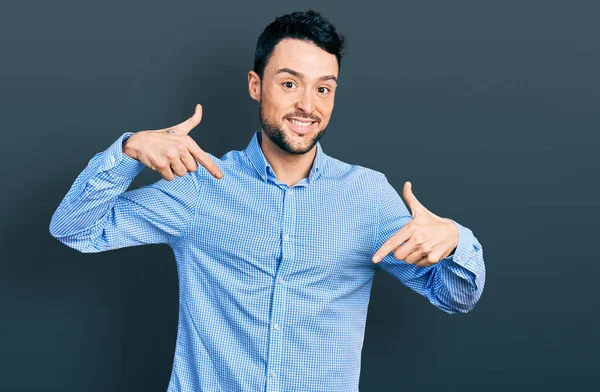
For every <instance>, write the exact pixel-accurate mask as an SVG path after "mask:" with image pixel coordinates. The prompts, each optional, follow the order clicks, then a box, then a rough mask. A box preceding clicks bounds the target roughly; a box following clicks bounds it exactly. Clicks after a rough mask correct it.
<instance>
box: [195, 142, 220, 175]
mask: <svg viewBox="0 0 600 392" xmlns="http://www.w3.org/2000/svg"><path fill="white" fill-rule="evenodd" d="M188 140H189V141H190V142H189V145H188V150H189V151H190V153H191V154H192V156H193V157H194V159H196V160H197V161H198V163H200V165H202V166H204V168H205V169H206V170H208V172H209V173H210V174H212V175H213V177H215V178H216V179H217V180H220V179H221V178H223V172H222V171H221V169H220V168H219V166H217V164H216V163H215V162H214V161H213V160H212V159H211V158H210V156H209V155H208V154H207V153H206V152H205V151H204V150H202V149H201V148H200V146H198V144H196V142H195V141H194V140H193V139H192V138H188Z"/></svg>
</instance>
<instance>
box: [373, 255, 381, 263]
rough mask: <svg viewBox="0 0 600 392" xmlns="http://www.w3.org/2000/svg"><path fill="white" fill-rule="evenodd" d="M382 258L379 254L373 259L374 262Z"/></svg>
mask: <svg viewBox="0 0 600 392" xmlns="http://www.w3.org/2000/svg"><path fill="white" fill-rule="evenodd" d="M380 258H381V257H379V256H374V257H373V259H372V261H373V263H377V262H378V261H379V259H380Z"/></svg>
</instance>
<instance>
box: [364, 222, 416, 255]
mask: <svg viewBox="0 0 600 392" xmlns="http://www.w3.org/2000/svg"><path fill="white" fill-rule="evenodd" d="M409 238H410V233H409V232H408V229H407V226H406V225H404V227H402V228H401V229H400V230H398V232H396V234H394V235H393V236H391V237H390V238H389V239H388V240H387V241H385V242H384V243H383V245H381V247H380V248H379V249H377V251H376V252H375V254H374V255H373V258H371V261H372V262H373V263H375V264H377V263H379V262H380V261H381V260H383V258H384V257H386V256H387V255H388V254H390V252H391V251H393V250H396V249H397V248H398V247H399V246H400V245H402V243H403V242H406V241H407V240H408V239H409Z"/></svg>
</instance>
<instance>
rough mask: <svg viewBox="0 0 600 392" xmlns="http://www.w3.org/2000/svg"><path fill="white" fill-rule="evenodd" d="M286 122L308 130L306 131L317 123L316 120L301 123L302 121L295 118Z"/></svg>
mask: <svg viewBox="0 0 600 392" xmlns="http://www.w3.org/2000/svg"><path fill="white" fill-rule="evenodd" d="M286 120H288V121H289V122H291V123H292V124H294V125H295V126H297V127H300V128H306V129H308V128H310V126H311V125H313V124H314V123H315V122H316V121H314V120H307V121H300V120H296V119H293V118H286Z"/></svg>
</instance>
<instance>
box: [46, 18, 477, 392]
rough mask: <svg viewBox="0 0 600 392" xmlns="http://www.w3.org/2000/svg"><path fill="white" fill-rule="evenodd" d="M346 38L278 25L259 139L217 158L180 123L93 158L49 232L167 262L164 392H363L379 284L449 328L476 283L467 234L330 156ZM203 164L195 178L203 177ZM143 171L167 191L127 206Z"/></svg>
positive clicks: (258, 80)
mask: <svg viewBox="0 0 600 392" xmlns="http://www.w3.org/2000/svg"><path fill="white" fill-rule="evenodd" d="M343 48H344V37H343V36H342V35H339V34H338V33H337V32H336V30H335V27H334V26H333V25H332V24H331V23H329V21H328V20H327V19H325V18H323V17H321V16H320V15H319V14H318V13H316V12H313V11H308V12H295V13H292V14H289V15H284V16H282V17H280V18H277V19H276V20H275V21H274V22H273V23H272V24H270V25H269V26H267V27H266V29H265V30H264V32H263V33H262V34H261V36H260V37H259V39H258V43H257V47H256V52H255V66H254V69H253V70H252V71H250V72H249V73H248V90H249V93H250V96H251V97H252V98H253V99H255V100H256V101H258V103H259V115H260V121H261V125H262V128H261V130H260V131H257V132H255V133H254V135H253V136H252V138H251V140H250V143H249V144H248V147H247V148H246V149H245V150H243V151H236V150H233V151H230V152H228V153H226V154H225V155H223V156H222V157H221V158H220V159H219V158H217V157H215V156H213V155H212V154H208V153H206V152H204V151H203V150H202V149H201V148H200V147H199V146H198V145H197V144H196V143H195V142H194V141H193V139H192V138H191V137H190V136H188V133H189V132H190V130H191V129H193V128H194V127H195V126H197V125H198V124H199V123H200V120H201V116H202V108H201V107H200V105H197V106H196V109H195V113H194V115H193V116H192V117H190V118H189V119H188V120H186V121H184V122H183V123H181V124H179V125H177V126H175V127H170V128H167V129H160V130H149V131H140V132H136V133H132V132H126V133H124V134H123V135H122V136H121V137H120V138H119V139H118V140H116V141H115V142H114V143H113V145H112V146H111V147H109V148H108V149H107V150H106V151H104V152H101V153H98V154H96V155H95V156H94V157H93V158H92V159H91V160H90V162H89V163H88V166H87V167H86V168H85V169H84V170H83V172H82V173H81V174H80V175H79V176H78V177H77V179H76V180H75V182H74V184H73V185H72V187H71V189H70V190H69V191H68V193H67V195H66V196H65V198H64V200H63V201H62V202H61V204H60V205H59V207H58V208H57V210H56V211H55V213H54V215H53V217H52V220H51V224H50V233H51V234H52V235H53V236H54V237H55V238H57V239H58V240H59V241H61V242H63V243H64V244H66V245H68V246H70V247H72V248H74V249H77V250H79V251H81V252H84V253H89V252H102V251H106V250H110V249H117V248H123V247H128V246H136V245H143V244H154V243H166V244H169V246H171V247H172V249H173V252H174V255H175V259H176V262H177V270H178V274H179V282H180V305H179V328H178V334H177V342H176V349H175V358H174V363H173V370H172V374H171V380H170V382H169V386H168V391H170V392H176V391H177V392H179V391H189V392H191V391H194V392H199V391H223V392H232V391H327V392H343V391H357V390H358V383H359V374H360V359H361V350H362V344H363V337H364V328H365V322H366V315H367V308H368V302H369V295H370V290H371V284H372V281H373V277H374V274H375V272H376V271H378V270H380V269H384V270H386V271H387V272H389V273H391V274H392V275H393V276H394V277H395V278H397V279H398V280H399V281H400V282H402V283H404V284H405V285H406V286H408V287H410V288H411V289H412V290H414V291H415V292H417V293H419V294H421V295H423V296H424V297H426V298H427V299H428V300H429V301H430V302H431V303H432V304H433V305H435V306H436V307H438V308H439V309H441V310H443V311H445V312H447V313H456V312H468V311H469V310H471V309H472V308H473V307H474V306H475V304H476V303H477V301H478V300H479V298H480V296H481V293H482V290H483V286H484V282H485V267H484V263H483V250H482V247H481V244H480V243H479V242H478V240H477V239H476V238H475V236H474V235H473V233H472V232H471V230H469V229H468V228H466V227H464V226H462V225H460V224H458V223H457V222H454V221H452V220H450V219H446V218H441V217H438V216H437V215H434V214H433V213H431V212H430V211H429V210H427V209H426V208H425V207H424V206H423V205H421V204H420V203H419V201H418V200H417V199H416V197H415V196H414V195H413V193H412V191H411V187H410V183H408V182H407V183H406V184H405V186H404V190H403V193H404V198H405V200H406V202H407V204H408V208H410V211H409V210H408V208H407V206H406V205H405V204H404V202H403V201H402V199H401V198H400V196H399V195H398V193H397V192H396V191H395V190H394V188H392V186H391V185H390V184H389V183H388V181H387V179H386V177H385V175H383V174H382V173H379V172H377V171H374V170H371V169H367V168H364V167H361V166H358V165H351V164H347V163H344V162H341V161H339V160H337V159H335V158H333V157H330V156H328V155H326V154H325V152H324V151H323V149H322V147H321V144H320V143H319V142H318V141H319V139H320V138H321V137H322V136H323V134H324V133H325V130H326V128H327V124H328V123H329V120H330V117H331V113H332V111H333V105H334V96H335V91H336V86H337V81H338V78H339V70H340V65H341V57H342V56H341V52H342V50H343ZM197 162H199V163H200V165H202V166H203V168H202V169H199V166H198V164H197ZM144 167H150V168H151V169H153V170H156V171H157V172H159V173H160V174H161V175H162V176H163V177H164V178H163V179H161V180H160V181H157V182H156V183H154V184H151V185H147V186H144V187H142V188H139V189H136V190H131V191H126V192H125V190H126V189H127V187H128V186H129V184H130V183H131V181H133V179H134V178H135V176H136V175H137V174H138V173H139V172H140V171H141V170H142V169H143V168H144Z"/></svg>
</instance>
